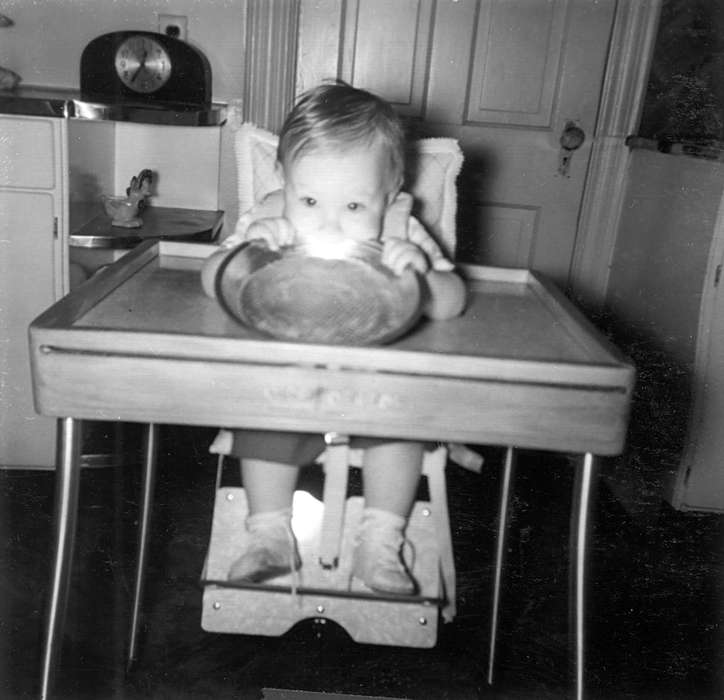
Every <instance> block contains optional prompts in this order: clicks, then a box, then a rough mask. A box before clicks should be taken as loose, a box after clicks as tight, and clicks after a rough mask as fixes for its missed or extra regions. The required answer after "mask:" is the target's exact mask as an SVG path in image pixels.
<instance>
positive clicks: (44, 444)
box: [0, 190, 57, 467]
mask: <svg viewBox="0 0 724 700" xmlns="http://www.w3.org/2000/svg"><path fill="white" fill-rule="evenodd" d="M54 214H55V212H54V196H53V194H52V193H50V192H10V191H2V190H0V342H1V343H2V345H1V346H0V399H1V400H0V426H1V428H0V465H3V466H14V467H17V466H26V467H27V466H30V467H38V466H39V467H51V466H52V465H53V464H54V462H55V421H54V420H53V419H51V418H46V417H44V416H39V415H37V414H36V413H35V409H34V407H33V398H32V397H33V392H32V381H31V375H30V361H29V356H28V325H29V324H30V322H31V321H32V320H33V319H34V318H35V317H36V316H37V315H38V314H39V313H41V312H42V311H44V310H45V309H46V308H47V307H48V306H50V304H52V303H53V301H54V300H55V298H56V294H55V280H56V260H55V256H56V252H55V251H56V249H57V248H56V245H55V238H54V235H53V229H54V218H55V216H54Z"/></svg>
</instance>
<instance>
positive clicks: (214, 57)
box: [0, 0, 246, 225]
mask: <svg viewBox="0 0 724 700" xmlns="http://www.w3.org/2000/svg"><path fill="white" fill-rule="evenodd" d="M0 12H2V13H3V14H5V15H7V16H8V17H10V19H12V20H13V22H14V25H13V26H12V27H9V28H6V29H0V66H3V67H5V68H9V69H11V70H14V71H15V72H16V73H19V74H20V76H21V77H22V81H23V84H24V85H40V86H46V87H61V88H78V87H79V75H78V67H79V65H80V56H81V52H82V51H83V48H84V47H85V45H86V44H87V43H88V42H89V41H90V40H91V39H93V38H94V37H96V36H98V35H100V34H104V33H106V32H111V31H118V30H124V29H140V30H146V31H157V30H158V14H159V13H164V14H176V15H185V16H186V17H188V41H189V43H191V44H192V45H194V46H196V47H197V48H199V49H201V50H202V51H203V52H204V54H206V57H207V58H208V59H209V62H210V64H211V71H212V76H213V99H214V100H215V101H221V102H230V101H231V100H236V99H240V98H241V97H242V85H243V82H242V71H243V56H244V26H245V24H244V20H245V16H246V0H4V2H3V3H2V5H0ZM221 150H222V159H221V166H220V206H221V208H222V209H224V210H225V211H226V212H227V221H230V222H231V225H233V222H234V221H235V220H236V191H235V190H236V173H235V166H234V161H233V151H232V139H231V129H230V128H229V127H228V126H226V127H224V129H223V130H222V145H221Z"/></svg>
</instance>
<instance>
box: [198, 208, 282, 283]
mask: <svg viewBox="0 0 724 700" xmlns="http://www.w3.org/2000/svg"><path fill="white" fill-rule="evenodd" d="M259 238H261V239H263V240H265V241H266V242H267V243H268V244H269V248H271V249H272V250H277V248H279V247H280V246H283V245H290V244H292V243H294V228H293V227H292V225H291V224H290V223H289V222H288V221H287V220H286V219H285V218H284V217H282V216H275V217H269V218H266V219H259V220H258V221H255V222H254V223H252V224H251V225H250V226H249V228H248V229H247V230H246V234H245V235H244V239H245V240H246V241H252V240H254V239H259ZM237 247H238V245H236V246H233V247H228V246H225V247H222V248H220V249H219V250H217V251H215V252H214V253H212V254H211V255H209V257H208V258H206V260H204V264H203V266H202V267H201V286H202V287H203V288H204V292H206V294H208V296H210V297H215V296H216V293H215V291H216V290H215V289H214V284H215V281H216V273H217V272H218V270H219V267H220V266H221V263H223V262H224V260H226V258H227V257H228V256H229V255H231V254H232V253H233V252H234V251H235V250H236V248H237Z"/></svg>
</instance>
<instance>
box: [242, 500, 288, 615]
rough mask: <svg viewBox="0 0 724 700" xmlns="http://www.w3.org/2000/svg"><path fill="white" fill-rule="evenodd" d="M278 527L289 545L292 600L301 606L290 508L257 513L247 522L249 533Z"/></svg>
mask: <svg viewBox="0 0 724 700" xmlns="http://www.w3.org/2000/svg"><path fill="white" fill-rule="evenodd" d="M282 521H283V523H282ZM280 526H281V527H282V528H283V530H284V535H285V536H286V538H287V544H288V545H289V547H288V551H289V570H290V572H291V575H292V582H291V589H292V600H293V601H294V602H296V603H297V604H299V605H301V599H300V597H299V587H300V585H301V577H300V574H299V567H297V559H296V556H295V555H296V552H297V539H296V537H295V536H294V531H293V530H292V511H291V508H288V509H284V510H277V511H273V512H270V513H257V514H255V515H252V516H250V517H249V520H248V522H247V527H248V528H249V531H250V532H253V531H259V530H264V529H269V530H276V529H277V528H279V527H280Z"/></svg>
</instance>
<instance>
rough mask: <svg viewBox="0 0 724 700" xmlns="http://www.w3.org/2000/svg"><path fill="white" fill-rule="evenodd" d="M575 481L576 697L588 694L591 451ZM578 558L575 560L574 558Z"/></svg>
mask: <svg viewBox="0 0 724 700" xmlns="http://www.w3.org/2000/svg"><path fill="white" fill-rule="evenodd" d="M580 460H581V463H580V464H579V465H578V467H577V469H576V475H575V479H574V483H573V505H572V508H571V526H570V527H571V529H570V548H569V551H570V554H569V558H570V565H569V575H570V583H569V600H570V607H571V611H570V613H569V620H570V632H569V636H570V638H571V639H573V640H574V644H573V645H569V648H570V649H571V656H572V658H571V661H570V667H571V670H572V675H573V680H574V683H575V688H576V695H575V697H576V700H582V698H583V695H584V685H583V682H584V671H585V661H586V655H585V641H586V638H585V621H586V619H585V612H586V593H587V579H588V559H589V557H588V549H589V545H590V540H591V530H592V528H591V523H590V516H591V512H592V511H593V502H594V487H595V484H596V472H597V467H598V465H597V462H596V458H595V456H594V455H592V454H591V453H590V452H588V453H586V454H585V455H583V457H582V458H580ZM574 557H575V560H574Z"/></svg>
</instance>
